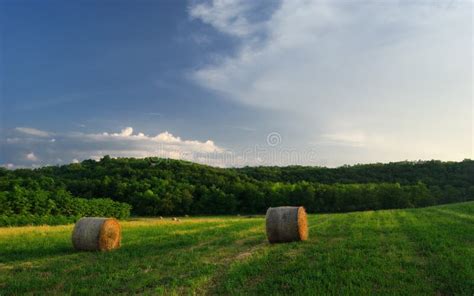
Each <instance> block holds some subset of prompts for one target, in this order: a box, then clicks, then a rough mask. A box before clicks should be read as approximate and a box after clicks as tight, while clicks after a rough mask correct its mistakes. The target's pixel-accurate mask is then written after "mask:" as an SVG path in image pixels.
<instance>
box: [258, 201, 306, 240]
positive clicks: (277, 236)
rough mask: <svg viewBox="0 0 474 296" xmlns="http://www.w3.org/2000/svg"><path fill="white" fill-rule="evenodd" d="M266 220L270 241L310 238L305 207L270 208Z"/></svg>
mask: <svg viewBox="0 0 474 296" xmlns="http://www.w3.org/2000/svg"><path fill="white" fill-rule="evenodd" d="M265 220H266V230H267V238H268V241H269V242H270V243H283V242H293V241H301V240H307V239H308V222H307V217H306V210H305V209H304V208H303V207H277V208H269V209H268V210H267V214H266V217H265Z"/></svg>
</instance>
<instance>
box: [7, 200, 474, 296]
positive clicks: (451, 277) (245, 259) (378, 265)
mask: <svg viewBox="0 0 474 296" xmlns="http://www.w3.org/2000/svg"><path fill="white" fill-rule="evenodd" d="M308 223H309V231H310V233H309V239H308V240H307V241H304V242H296V243H287V244H275V245H270V244H269V243H268V242H267V240H266V236H265V220H264V217H263V216H257V217H251V218H248V217H243V216H242V217H235V216H233V217H205V218H202V217H197V218H194V217H191V218H182V219H181V221H180V222H175V221H171V220H170V219H164V220H159V219H145V218H143V219H142V218H139V219H130V220H129V221H122V222H121V224H122V226H123V239H122V247H121V248H120V249H119V250H115V251H112V252H77V251H74V250H73V248H72V245H71V231H72V227H73V225H66V226H32V227H29V226H28V227H11V228H0V294H2V295H13V294H17V295H18V294H49V295H51V294H75V295H77V294H83V295H95V294H134V293H142V294H166V295H170V294H171V295H173V294H180V295H181V294H200V295H201V294H253V295H262V294H267V295H269V294H272V295H275V294H291V293H296V294H299V295H300V294H306V295H315V294H354V295H364V294H404V295H420V294H424V295H473V294H474V202H468V203H459V204H452V205H445V206H436V207H429V208H422V209H404V210H383V211H367V212H353V213H347V214H321V215H319V214H312V215H309V216H308Z"/></svg>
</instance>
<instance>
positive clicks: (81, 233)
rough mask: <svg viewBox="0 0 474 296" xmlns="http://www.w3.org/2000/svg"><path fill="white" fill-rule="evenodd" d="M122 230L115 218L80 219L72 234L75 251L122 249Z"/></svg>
mask: <svg viewBox="0 0 474 296" xmlns="http://www.w3.org/2000/svg"><path fill="white" fill-rule="evenodd" d="M121 239H122V229H121V227H120V224H119V222H118V221H117V220H115V219H113V218H92V217H85V218H81V219H79V221H77V222H76V225H75V226H74V230H73V232H72V244H73V246H74V249H76V250H81V251H109V250H113V249H118V248H120V241H121Z"/></svg>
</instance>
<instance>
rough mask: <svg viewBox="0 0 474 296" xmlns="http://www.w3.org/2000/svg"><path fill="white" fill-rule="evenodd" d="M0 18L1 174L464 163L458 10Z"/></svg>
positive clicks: (68, 6) (464, 93)
mask: <svg viewBox="0 0 474 296" xmlns="http://www.w3.org/2000/svg"><path fill="white" fill-rule="evenodd" d="M255 2H256V1H255ZM0 5H1V7H0V8H1V15H0V17H1V20H0V26H1V34H2V39H1V40H2V41H1V42H2V51H1V56H0V57H1V64H0V66H1V71H0V75H1V87H2V88H1V102H0V110H1V111H0V112H1V113H0V116H1V118H0V120H1V124H0V128H1V130H0V135H1V140H0V141H1V142H0V145H1V150H0V152H1V154H0V164H2V165H3V166H7V167H11V168H14V167H22V166H26V167H30V166H41V165H46V164H63V163H70V162H75V161H80V160H83V159H87V158H100V157H101V156H103V155H105V154H110V155H111V156H116V157H121V156H122V157H123V156H133V157H145V156H152V155H158V156H164V157H172V158H181V159H188V160H192V161H197V162H202V163H207V164H211V165H218V166H241V165H260V164H277V165H285V164H308V165H328V166H337V165H342V164H353V163H366V162H386V161H398V160H418V159H442V160H462V159H463V158H472V156H473V142H472V138H473V132H472V131H473V125H472V113H473V107H472V81H473V79H472V65H473V62H472V46H473V43H472V33H473V32H472V2H471V1H450V2H449V1H448V2H446V1H415V2H413V1H352V2H349V1H342V0H341V1H338V0H336V1H299V0H282V1H261V2H258V3H254V1H239V0H236V1H227V0H214V1H164V0H163V1H159V0H153V1H152V0H146V1H145V0H142V1H50V0H48V1H3V2H1V4H0ZM272 141H274V142H272Z"/></svg>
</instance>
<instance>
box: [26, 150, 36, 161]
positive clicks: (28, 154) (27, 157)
mask: <svg viewBox="0 0 474 296" xmlns="http://www.w3.org/2000/svg"><path fill="white" fill-rule="evenodd" d="M25 158H26V159H28V160H29V161H38V157H36V155H35V154H34V153H33V152H30V153H27V154H26V155H25Z"/></svg>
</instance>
